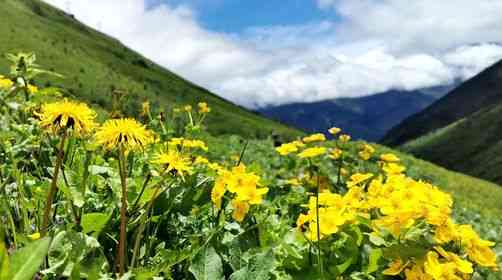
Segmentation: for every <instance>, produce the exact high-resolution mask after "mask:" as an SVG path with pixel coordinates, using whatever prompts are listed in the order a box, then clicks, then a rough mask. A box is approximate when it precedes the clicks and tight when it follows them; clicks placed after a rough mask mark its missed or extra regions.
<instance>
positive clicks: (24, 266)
mask: <svg viewBox="0 0 502 280" xmlns="http://www.w3.org/2000/svg"><path fill="white" fill-rule="evenodd" d="M50 242H51V241H50V239H49V238H44V239H40V240H37V241H35V242H33V243H31V244H28V245H26V246H25V247H23V248H21V249H19V250H17V251H16V252H15V253H14V254H12V256H10V260H9V261H8V260H7V258H8V257H7V256H5V255H4V257H3V258H4V260H3V262H2V263H3V265H2V270H1V271H0V274H1V275H8V276H7V277H6V278H4V279H11V280H31V279H33V276H34V275H35V274H36V273H37V272H38V271H39V268H40V266H41V265H42V262H43V261H44V258H45V255H46V254H47V250H48V249H49V243H50ZM5 269H7V270H5ZM7 271H8V272H7Z"/></svg>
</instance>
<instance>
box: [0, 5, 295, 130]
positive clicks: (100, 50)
mask: <svg viewBox="0 0 502 280" xmlns="http://www.w3.org/2000/svg"><path fill="white" fill-rule="evenodd" d="M0 15H1V16H0V34H2V35H1V39H0V54H4V53H7V52H11V53H17V52H20V51H24V52H35V53H36V54H37V57H38V62H39V64H41V65H43V66H44V67H45V68H48V69H51V70H53V71H56V72H58V73H60V74H62V75H64V76H65V78H64V79H60V80H59V81H58V82H57V84H52V85H53V86H60V87H63V88H65V89H67V91H68V95H71V96H75V97H77V98H80V99H82V100H85V101H87V102H90V103H93V104H95V105H99V106H101V107H103V108H105V109H109V108H110V106H111V104H110V103H111V102H110V100H111V97H110V96H111V93H112V91H114V90H121V91H123V92H126V93H127V97H126V99H125V101H124V104H123V107H124V108H125V110H126V112H127V113H129V114H130V115H136V114H137V112H138V110H139V108H140V103H141V102H143V101H145V100H147V99H148V100H150V101H151V103H152V105H153V106H161V107H166V106H173V105H175V104H183V103H195V102H198V101H207V102H208V103H209V105H210V106H211V107H212V108H213V112H212V114H210V117H209V122H208V123H209V126H210V127H209V129H210V131H211V132H212V133H215V134H224V133H238V134H242V135H246V136H253V137H254V136H266V135H268V134H270V133H271V132H273V131H275V132H276V133H278V134H282V135H290V136H291V135H296V134H298V131H296V130H294V129H291V128H288V127H286V126H284V125H281V124H278V123H275V122H273V121H270V120H267V119H265V118H263V117H261V116H258V115H256V114H254V113H251V112H249V111H247V110H245V109H244V108H241V107H238V106H236V105H234V104H232V103H230V102H228V101H226V100H223V99H222V98H219V97H217V96H216V95H214V94H212V93H210V92H209V91H207V90H205V89H203V88H201V87H199V86H197V85H194V84H192V83H190V82H188V81H186V80H184V79H183V78H181V77H179V76H177V75H176V74H174V73H172V72H170V71H168V70H166V69H164V68H162V67H160V66H158V65H156V64H154V63H153V62H151V61H149V60H148V59H146V58H144V57H142V56H141V55H139V54H138V53H136V52H134V51H131V50H130V49H128V48H127V47H125V46H124V45H122V44H121V43H120V42H119V41H117V40H115V39H113V38H110V37H108V36H106V35H104V34H102V33H100V32H97V31H95V30H93V29H91V28H89V27H87V26H85V25H83V24H81V23H79V22H78V21H76V20H75V19H74V18H73V16H71V15H68V14H66V13H64V12H62V11H60V10H58V9H56V8H53V7H51V6H50V5H47V4H45V3H43V2H41V1H40V0H0ZM7 66H8V62H7V61H6V60H5V59H4V58H3V57H1V58H0V69H4V70H3V72H5V71H6V70H7ZM36 82H37V83H39V84H45V83H48V82H46V81H45V80H43V79H42V80H37V81H36Z"/></svg>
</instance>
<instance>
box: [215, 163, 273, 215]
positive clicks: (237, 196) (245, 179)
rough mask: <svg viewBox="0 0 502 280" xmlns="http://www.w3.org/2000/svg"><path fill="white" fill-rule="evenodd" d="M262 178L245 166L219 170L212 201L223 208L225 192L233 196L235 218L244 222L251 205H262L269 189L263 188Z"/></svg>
mask: <svg viewBox="0 0 502 280" xmlns="http://www.w3.org/2000/svg"><path fill="white" fill-rule="evenodd" d="M259 181H260V177H259V176H258V175H256V174H254V173H252V172H247V171H246V167H245V166H244V165H239V166H236V167H233V168H232V169H231V170H226V169H219V170H218V177H217V178H216V181H215V183H214V187H213V189H212V191H211V200H212V201H213V203H214V204H215V206H216V207H217V208H218V209H219V208H221V204H222V199H223V196H224V195H225V192H226V191H228V192H229V193H231V194H232V195H233V198H232V206H233V215H232V216H233V218H234V219H235V220H236V221H238V222H242V221H243V220H244V218H245V217H246V214H247V212H248V211H249V208H250V206H251V205H256V204H260V203H261V202H262V199H263V196H264V195H265V194H266V193H267V192H268V188H266V187H261V185H260V182H259Z"/></svg>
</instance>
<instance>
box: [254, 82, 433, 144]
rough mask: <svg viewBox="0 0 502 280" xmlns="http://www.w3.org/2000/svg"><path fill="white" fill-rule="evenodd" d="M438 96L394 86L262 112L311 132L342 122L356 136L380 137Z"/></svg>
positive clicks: (280, 106)
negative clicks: (385, 90) (370, 93)
mask: <svg viewBox="0 0 502 280" xmlns="http://www.w3.org/2000/svg"><path fill="white" fill-rule="evenodd" d="M434 100H435V98H434V97H433V96H431V95H427V94H424V93H422V92H420V91H411V92H408V91H398V90H390V91H387V92H383V93H377V94H374V95H369V96H364V97H358V98H336V99H331V100H325V101H319V102H312V103H292V104H286V105H279V106H269V107H265V108H262V109H259V110H258V112H260V113H261V114H263V115H265V116H267V117H270V118H272V119H276V120H278V121H281V122H283V123H285V124H288V125H291V126H294V127H298V128H302V129H304V130H306V131H307V132H314V131H325V130H327V129H328V128H330V127H331V126H338V127H341V128H342V129H343V130H345V131H346V132H347V133H349V134H351V135H353V137H354V138H356V139H365V140H369V141H377V140H379V138H380V137H382V136H383V135H384V134H385V132H386V131H387V130H388V129H390V128H391V127H393V126H394V125H397V124H398V123H399V122H400V121H401V120H402V119H404V118H405V117H407V116H409V115H410V114H412V113H414V112H418V111H420V110H421V109H423V108H425V107H426V106H427V105H429V104H431V103H432V102H433V101H434Z"/></svg>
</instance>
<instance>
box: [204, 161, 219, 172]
mask: <svg viewBox="0 0 502 280" xmlns="http://www.w3.org/2000/svg"><path fill="white" fill-rule="evenodd" d="M207 168H209V169H211V170H214V171H219V170H222V169H223V167H221V165H220V164H218V163H217V162H210V163H209V164H208V165H207Z"/></svg>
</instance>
